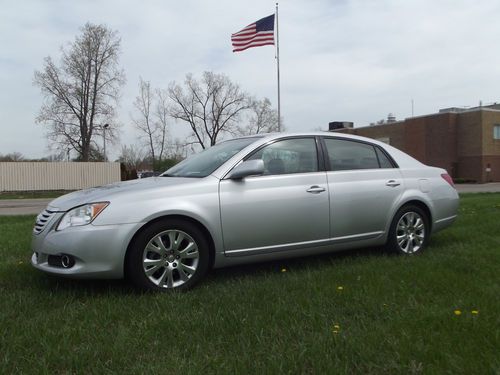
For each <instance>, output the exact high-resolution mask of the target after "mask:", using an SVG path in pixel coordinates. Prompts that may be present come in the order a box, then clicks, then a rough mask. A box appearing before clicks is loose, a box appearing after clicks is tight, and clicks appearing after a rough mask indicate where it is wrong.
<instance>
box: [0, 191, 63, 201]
mask: <svg viewBox="0 0 500 375" xmlns="http://www.w3.org/2000/svg"><path fill="white" fill-rule="evenodd" d="M70 192H71V190H49V191H2V192H0V199H35V198H57V197H60V196H61V195H64V194H68V193H70Z"/></svg>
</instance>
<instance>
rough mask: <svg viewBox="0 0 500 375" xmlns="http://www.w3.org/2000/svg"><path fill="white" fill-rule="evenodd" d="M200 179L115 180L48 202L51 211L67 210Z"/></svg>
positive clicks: (151, 178)
mask: <svg viewBox="0 0 500 375" xmlns="http://www.w3.org/2000/svg"><path fill="white" fill-rule="evenodd" d="M199 180H201V179H198V178H182V177H150V178H144V179H138V180H131V181H122V182H115V183H112V184H108V185H104V186H98V187H93V188H90V189H85V190H79V191H75V192H73V193H69V194H66V195H63V196H61V197H59V198H56V199H54V200H53V201H52V202H50V203H49V206H48V209H49V210H52V211H67V210H69V209H71V208H73V207H77V206H81V205H83V204H87V203H92V202H102V201H112V200H113V199H114V198H118V197H119V198H123V197H124V196H126V195H129V194H130V195H132V194H134V193H138V192H141V193H144V192H145V191H155V190H158V189H162V190H163V189H164V188H166V187H175V186H179V185H184V184H190V183H191V184H192V183H196V182H197V181H199Z"/></svg>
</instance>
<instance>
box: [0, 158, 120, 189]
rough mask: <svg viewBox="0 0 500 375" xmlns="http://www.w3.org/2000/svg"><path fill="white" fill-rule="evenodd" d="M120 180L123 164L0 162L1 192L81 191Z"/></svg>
mask: <svg viewBox="0 0 500 375" xmlns="http://www.w3.org/2000/svg"><path fill="white" fill-rule="evenodd" d="M120 180H121V177H120V163H76V162H74V163H73V162H60V163H46V162H0V191H36V190H78V189H85V188H88V187H93V186H100V185H104V184H108V183H111V182H116V181H120Z"/></svg>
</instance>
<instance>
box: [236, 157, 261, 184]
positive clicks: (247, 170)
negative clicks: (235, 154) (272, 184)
mask: <svg viewBox="0 0 500 375" xmlns="http://www.w3.org/2000/svg"><path fill="white" fill-rule="evenodd" d="M262 174H264V161H263V160H262V159H256V160H246V161H244V162H242V163H240V164H238V165H237V166H236V167H234V169H233V170H232V171H231V172H230V173H229V175H228V176H227V177H228V178H229V179H231V180H239V179H242V178H245V177H248V176H260V175H262Z"/></svg>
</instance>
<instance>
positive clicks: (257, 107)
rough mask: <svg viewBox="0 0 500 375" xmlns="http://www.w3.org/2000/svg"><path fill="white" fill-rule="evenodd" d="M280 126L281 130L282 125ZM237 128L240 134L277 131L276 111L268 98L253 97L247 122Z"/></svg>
mask: <svg viewBox="0 0 500 375" xmlns="http://www.w3.org/2000/svg"><path fill="white" fill-rule="evenodd" d="M281 128H282V129H281V130H282V131H283V125H282V126H281ZM238 129H239V134H241V135H252V134H259V133H273V132H278V131H279V127H278V111H277V110H276V109H274V108H273V107H272V106H271V101H270V100H269V99H268V98H264V99H262V100H257V99H255V98H253V99H252V101H251V105H250V114H249V118H248V123H247V124H246V126H240V127H238Z"/></svg>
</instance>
